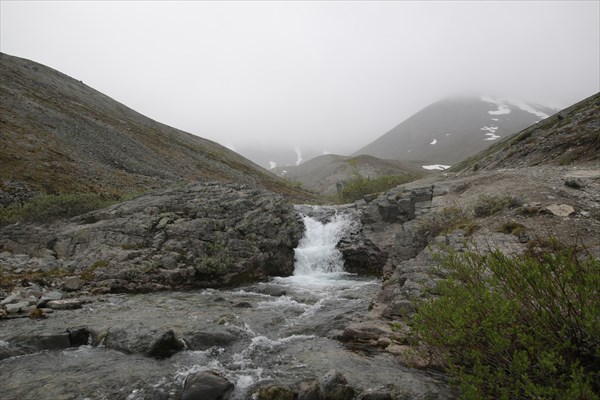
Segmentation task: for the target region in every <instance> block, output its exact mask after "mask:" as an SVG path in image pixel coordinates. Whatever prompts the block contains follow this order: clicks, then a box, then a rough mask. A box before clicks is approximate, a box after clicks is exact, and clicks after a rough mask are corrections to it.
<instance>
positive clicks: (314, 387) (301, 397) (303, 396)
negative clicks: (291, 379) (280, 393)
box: [298, 380, 321, 400]
mask: <svg viewBox="0 0 600 400" xmlns="http://www.w3.org/2000/svg"><path fill="white" fill-rule="evenodd" d="M298 400H321V396H320V393H319V381H317V380H314V381H307V382H302V383H300V388H299V390H298Z"/></svg>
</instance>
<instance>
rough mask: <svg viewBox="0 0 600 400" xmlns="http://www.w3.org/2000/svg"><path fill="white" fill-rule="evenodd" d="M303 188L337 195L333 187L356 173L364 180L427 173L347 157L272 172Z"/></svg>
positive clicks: (406, 166) (331, 157) (396, 164)
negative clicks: (365, 178)
mask: <svg viewBox="0 0 600 400" xmlns="http://www.w3.org/2000/svg"><path fill="white" fill-rule="evenodd" d="M273 172H274V173H276V174H277V175H279V176H282V177H284V178H285V179H288V180H290V181H292V182H299V183H301V184H302V187H303V188H306V189H309V190H313V191H315V192H317V193H320V194H324V195H333V194H335V193H336V192H337V188H336V184H337V183H338V182H341V181H345V180H348V179H350V178H352V176H353V175H355V174H356V173H359V174H360V175H362V176H364V177H369V178H376V177H380V176H384V175H412V176H415V177H420V176H424V175H426V174H427V171H425V170H424V169H422V168H420V167H419V166H418V165H415V164H412V163H408V162H400V161H396V160H382V159H379V158H376V157H372V156H366V155H362V156H358V157H347V156H339V155H335V154H327V155H322V156H318V157H315V158H313V159H311V160H308V161H306V162H305V163H302V164H300V165H298V166H286V167H278V168H275V169H274V170H273Z"/></svg>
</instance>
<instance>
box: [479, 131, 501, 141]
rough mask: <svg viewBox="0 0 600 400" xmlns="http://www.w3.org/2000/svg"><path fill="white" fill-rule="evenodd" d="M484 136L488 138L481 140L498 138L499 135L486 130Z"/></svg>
mask: <svg viewBox="0 0 600 400" xmlns="http://www.w3.org/2000/svg"><path fill="white" fill-rule="evenodd" d="M485 136H488V138H486V139H483V140H496V139H500V136H498V135H496V134H495V133H494V132H488V133H486V134H485Z"/></svg>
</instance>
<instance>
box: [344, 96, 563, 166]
mask: <svg viewBox="0 0 600 400" xmlns="http://www.w3.org/2000/svg"><path fill="white" fill-rule="evenodd" d="M555 112H556V110H555V109H553V108H550V107H544V106H540V105H536V104H532V103H528V102H526V101H523V100H519V99H513V98H502V97H491V96H460V97H447V98H445V99H443V100H440V101H438V102H435V103H433V104H431V105H429V106H427V107H425V108H424V109H422V110H421V111H419V112H417V113H415V114H414V115H412V116H411V117H409V118H408V119H406V120H405V121H403V122H401V123H400V124H398V125H397V126H396V127H394V128H393V129H392V130H390V131H388V132H387V133H385V134H384V135H382V136H380V137H379V138H378V139H376V140H375V141H373V142H372V143H371V144H369V145H367V146H365V147H363V148H361V149H360V150H358V151H356V152H354V153H353V155H360V154H369V155H372V156H375V157H379V158H383V159H392V160H403V161H419V162H422V165H424V166H430V165H444V166H447V165H453V164H455V163H457V162H459V161H461V160H463V159H465V158H467V157H469V156H472V155H474V154H476V153H478V152H479V151H481V150H483V149H485V148H487V147H488V146H489V145H490V144H492V142H494V141H496V140H498V139H500V138H503V137H507V136H510V135H512V134H514V133H516V132H518V131H520V130H522V129H524V128H526V127H528V126H531V125H533V124H535V123H537V122H538V121H540V120H541V119H545V118H547V117H548V116H549V115H552V114H554V113H555Z"/></svg>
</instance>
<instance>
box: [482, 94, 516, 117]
mask: <svg viewBox="0 0 600 400" xmlns="http://www.w3.org/2000/svg"><path fill="white" fill-rule="evenodd" d="M481 100H482V101H485V102H486V103H492V104H495V105H496V106H497V107H498V109H497V110H491V111H488V114H490V115H502V114H510V108H508V106H507V105H506V102H505V101H503V100H501V99H492V98H491V97H487V96H483V97H481Z"/></svg>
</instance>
